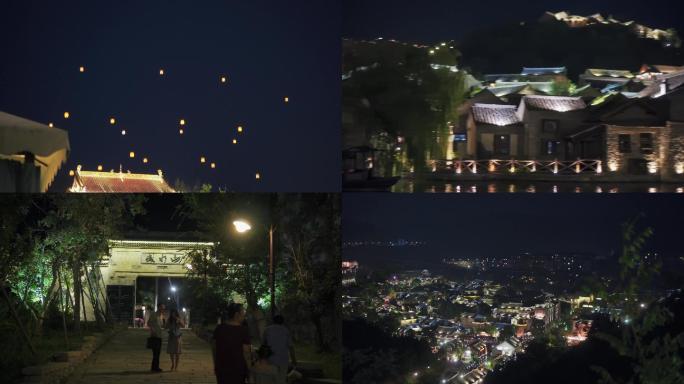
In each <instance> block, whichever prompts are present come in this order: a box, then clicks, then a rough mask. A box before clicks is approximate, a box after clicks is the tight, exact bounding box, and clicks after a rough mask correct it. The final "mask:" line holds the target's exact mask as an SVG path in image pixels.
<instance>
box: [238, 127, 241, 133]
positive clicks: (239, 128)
mask: <svg viewBox="0 0 684 384" xmlns="http://www.w3.org/2000/svg"><path fill="white" fill-rule="evenodd" d="M238 133H242V125H241V126H239V127H238Z"/></svg>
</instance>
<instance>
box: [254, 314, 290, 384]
mask: <svg viewBox="0 0 684 384" xmlns="http://www.w3.org/2000/svg"><path fill="white" fill-rule="evenodd" d="M262 341H263V343H264V344H265V345H268V346H269V347H271V350H272V351H273V355H272V356H271V357H270V358H269V359H268V361H269V362H270V363H271V364H273V365H275V366H276V367H278V384H285V383H287V372H288V363H289V362H290V358H292V367H295V366H296V365H297V358H296V356H295V350H294V345H293V344H292V337H291V336H290V331H289V330H288V329H287V327H286V326H285V319H284V318H283V317H282V316H281V315H275V316H273V324H272V325H269V326H268V327H266V329H265V330H264V337H263V338H262Z"/></svg>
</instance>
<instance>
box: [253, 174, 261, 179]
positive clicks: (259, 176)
mask: <svg viewBox="0 0 684 384" xmlns="http://www.w3.org/2000/svg"><path fill="white" fill-rule="evenodd" d="M254 178H255V179H257V180H261V173H258V172H257V174H256V175H254Z"/></svg>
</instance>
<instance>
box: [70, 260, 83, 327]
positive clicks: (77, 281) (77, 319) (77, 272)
mask: <svg viewBox="0 0 684 384" xmlns="http://www.w3.org/2000/svg"><path fill="white" fill-rule="evenodd" d="M72 273H73V276H74V332H76V333H81V300H80V299H81V294H80V293H81V289H83V287H82V285H81V260H80V259H79V258H78V257H76V258H75V259H74V262H73V265H72Z"/></svg>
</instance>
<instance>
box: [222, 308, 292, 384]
mask: <svg viewBox="0 0 684 384" xmlns="http://www.w3.org/2000/svg"><path fill="white" fill-rule="evenodd" d="M244 321H245V309H244V307H243V306H242V304H237V303H232V304H230V305H229V306H228V309H227V311H226V312H225V314H224V315H223V316H222V317H221V324H219V325H218V326H216V329H215V330H214V336H213V339H212V350H213V351H214V372H215V373H216V381H217V383H218V384H244V383H245V382H246V381H247V380H248V379H249V380H250V381H249V382H250V383H253V384H285V383H286V382H287V374H288V368H289V363H290V362H291V363H292V366H293V367H294V366H296V364H297V359H296V357H295V350H294V345H293V344H292V338H291V337H290V332H289V330H288V329H287V328H286V327H285V325H284V319H283V317H282V316H280V315H276V316H275V317H274V318H273V324H272V325H269V326H268V327H266V329H265V330H264V334H263V337H262V339H261V346H260V347H259V349H258V350H257V353H256V361H254V360H253V359H252V344H251V342H250V339H249V331H248V329H247V326H245V325H244Z"/></svg>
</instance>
